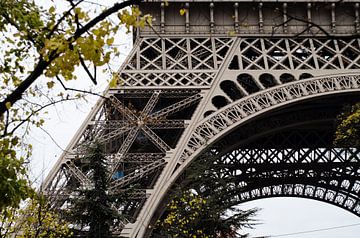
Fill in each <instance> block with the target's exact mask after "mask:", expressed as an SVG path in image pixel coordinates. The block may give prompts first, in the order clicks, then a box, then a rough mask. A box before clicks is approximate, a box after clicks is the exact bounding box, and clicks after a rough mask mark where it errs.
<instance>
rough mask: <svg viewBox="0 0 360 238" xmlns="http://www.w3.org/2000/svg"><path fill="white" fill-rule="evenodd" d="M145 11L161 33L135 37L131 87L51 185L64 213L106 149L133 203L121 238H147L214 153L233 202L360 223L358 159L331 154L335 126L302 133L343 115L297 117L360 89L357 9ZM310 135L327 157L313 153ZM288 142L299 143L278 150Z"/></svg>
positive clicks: (74, 144) (125, 84) (352, 4)
mask: <svg viewBox="0 0 360 238" xmlns="http://www.w3.org/2000/svg"><path fill="white" fill-rule="evenodd" d="M323 5H329V7H327V8H325V7H322V6H323ZM178 7H181V8H183V7H185V8H186V9H187V11H186V13H185V15H184V16H178V15H179V14H177V13H178V11H179V9H177V8H178ZM140 8H142V11H143V12H144V13H146V12H149V13H151V14H152V15H153V16H154V18H155V19H156V20H155V21H154V22H153V29H149V28H148V27H145V28H144V29H140V30H137V31H136V32H135V34H134V35H135V36H136V39H135V41H134V42H135V43H134V48H133V50H132V51H131V53H130V54H129V56H128V57H127V59H126V61H125V62H124V64H123V65H122V66H121V67H120V70H119V76H120V82H121V83H119V85H118V87H117V88H115V89H109V90H108V91H107V93H106V95H105V98H102V99H100V100H99V102H98V103H97V104H96V105H95V107H94V108H93V110H92V111H91V113H90V115H89V116H88V117H87V119H86V120H85V122H84V124H83V125H82V127H81V128H80V129H79V131H78V132H77V134H76V136H75V137H74V138H73V140H72V141H71V143H70V144H69V146H68V147H67V149H66V151H65V152H64V154H63V155H62V156H61V158H60V159H59V160H58V162H57V163H56V165H55V166H54V168H53V169H52V170H51V172H50V173H49V176H48V177H47V178H46V180H45V182H44V183H43V186H42V189H43V192H44V194H46V195H47V196H49V198H51V199H50V200H51V202H52V205H53V206H54V207H58V208H63V207H64V206H65V205H66V203H67V200H68V198H69V196H76V194H77V192H76V191H77V189H78V188H80V187H91V186H92V184H91V176H92V175H91V173H90V172H89V171H88V169H87V167H88V166H87V163H89V162H90V161H85V159H84V158H86V147H87V146H89V145H90V144H91V143H93V142H94V141H97V142H99V143H102V144H103V145H104V147H105V154H106V155H105V156H106V159H107V164H108V182H109V187H110V191H109V193H110V194H112V195H114V196H119V198H123V197H127V199H119V200H122V202H121V203H120V202H119V203H115V204H113V206H114V207H116V208H117V209H118V211H119V213H122V214H123V215H124V217H126V219H125V220H122V221H119V222H118V224H114V226H113V234H115V235H119V236H123V237H143V236H146V234H147V231H148V226H149V225H151V224H152V222H153V219H155V216H156V215H155V214H156V212H157V209H158V207H161V203H162V202H163V201H164V200H163V198H164V197H165V196H166V194H167V192H168V190H169V189H170V188H171V186H172V185H173V183H175V181H177V179H178V178H179V176H180V175H181V174H182V173H183V172H184V171H185V170H186V168H187V167H188V166H190V165H191V163H192V162H193V161H194V160H195V159H196V158H201V156H203V155H204V153H205V152H206V151H208V150H209V148H210V149H213V152H214V153H215V152H216V153H215V154H214V155H215V156H220V154H221V155H222V157H219V158H221V159H222V160H220V162H221V163H219V164H218V166H219V168H218V169H219V170H218V171H221V173H220V174H219V176H227V178H228V179H229V180H230V181H231V183H230V182H229V186H230V185H231V184H232V186H233V190H229V195H231V196H229V199H234V200H233V201H234V203H238V202H243V201H248V200H251V199H257V198H260V197H269V196H299V197H309V198H313V199H318V200H321V201H325V202H329V203H331V204H334V205H337V206H340V207H342V208H344V209H346V210H349V211H351V212H353V213H354V214H357V215H359V214H360V213H359V207H358V205H357V204H358V201H359V196H358V191H359V189H360V185H359V184H358V182H357V177H358V174H356V173H355V168H356V166H357V164H358V163H359V162H358V161H357V158H358V154H359V152H358V151H357V150H353V149H347V150H346V149H334V148H331V146H330V144H329V143H330V142H329V134H330V133H331V131H330V129H329V127H325V128H322V129H321V130H320V129H319V130H318V131H316V130H315V132H314V131H311V133H312V134H311V135H309V136H306V135H305V134H302V133H303V131H302V130H300V129H302V128H303V127H307V126H308V125H313V123H315V122H317V123H318V124H316V126H319V125H320V127H321V125H322V123H323V124H326V125H328V124H327V123H333V120H334V117H335V111H334V110H330V109H329V110H328V111H321V110H317V109H316V108H311V109H309V110H308V111H306V113H304V111H300V112H298V113H297V112H295V111H291V110H288V108H291V107H292V106H296V105H305V104H306V103H307V102H310V103H312V102H314V101H315V100H317V99H318V98H324V102H323V103H322V104H321V106H324V105H325V106H327V107H332V106H333V104H334V100H330V99H331V98H332V99H333V98H337V97H338V95H343V94H346V95H353V94H354V93H358V92H359V91H360V76H359V75H360V58H359V57H360V41H359V40H358V39H355V38H352V37H351V34H358V33H359V32H360V17H359V16H360V15H359V14H360V11H359V8H360V7H359V3H358V2H356V1H346V2H344V3H341V4H340V3H335V2H324V1H320V0H319V1H317V0H311V1H307V2H304V1H301V2H294V3H292V2H287V3H286V2H279V1H275V0H274V1H266V2H264V3H263V2H253V1H242V0H241V1H226V2H225V1H211V2H206V1H193V2H189V3H185V4H184V5H180V3H179V2H177V1H173V2H172V3H171V4H170V5H169V7H165V5H164V3H162V2H161V1H152V2H146V3H144V4H140ZM273 9H280V11H279V12H276V11H275V12H274V11H273ZM319 11H320V13H319ZM174 13H176V16H175V15H174ZM345 13H346V14H345ZM291 14H292V15H294V16H296V17H298V18H300V19H301V20H302V21H298V20H291V19H290V18H289V16H291ZM309 21H312V22H314V23H316V24H318V25H319V26H321V27H322V28H323V29H325V30H327V31H329V32H330V33H331V34H332V37H327V36H326V34H324V32H319V30H318V28H316V29H314V27H312V26H311V25H309V24H308V23H306V22H309ZM154 29H155V31H156V32H154V31H153V30H154ZM294 36H296V37H294ZM339 107H340V106H339V105H337V108H339ZM284 111H286V113H280V112H284ZM278 112H279V114H276V113H278ZM266 115H268V116H269V117H266ZM273 115H279V116H274V117H271V116H273ZM314 125H315V124H314ZM284 128H287V129H289V128H291V132H289V134H286V133H284V134H283V135H284V136H287V137H284V138H285V139H284V138H273V137H272V136H271V135H272V134H273V133H278V132H279V131H281V130H285V129H284ZM307 129H309V128H307ZM310 129H311V128H310ZM310 129H309V130H310ZM319 131H320V132H321V133H325V132H326V133H327V134H326V133H325V134H326V135H327V136H325V137H324V136H323V135H322V136H317V134H319ZM297 132H299V133H300V134H299V135H298V137H292V136H293V135H292V134H294V133H295V134H296V133H297ZM266 133H267V134H266ZM265 134H266V136H265V137H264V136H263V135H265ZM300 135H302V136H300ZM311 136H313V137H314V138H317V139H318V142H319V143H317V144H316V143H313V144H316V145H317V146H316V147H311V146H306V145H307V143H310V142H313V141H311V139H309V138H310V137H311ZM259 137H261V140H258V139H259ZM294 138H295V139H294ZM286 140H288V141H292V142H294V144H293V145H291V146H290V147H286V146H289V145H286V143H285V144H284V145H283V147H276V146H275V147H274V144H275V142H276V143H277V145H278V144H279V143H280V142H281V141H286ZM233 141H239V143H240V142H241V143H242V144H241V146H243V147H241V146H240V147H241V148H242V149H239V148H240V147H239V145H238V144H236V145H233V144H231V143H229V142H233ZM281 143H282V142H281ZM259 144H261V145H264V146H263V148H259V147H256V146H257V145H259ZM296 144H297V146H296ZM244 145H247V146H248V147H244ZM265 145H267V147H266V146H265ZM236 146H238V147H237V148H236ZM219 148H223V149H224V150H223V151H220V150H219ZM231 153H233V154H231ZM235 154H236V156H235ZM249 155H253V156H252V157H251V156H250V157H249ZM264 158H267V160H266V159H264ZM295 158H298V159H300V158H302V160H297V161H296V160H295ZM324 158H333V160H331V161H330V160H326V161H323V159H324ZM255 159H256V160H257V162H256V161H255ZM354 159H356V161H355V162H354V161H353V160H354ZM230 161H231V163H230ZM313 163H314V164H315V163H316V164H319V171H315V170H314V169H313V168H311V166H310V164H313ZM295 164H299V167H298V168H295V167H294V165H295ZM221 166H223V167H221ZM237 166H239V168H238V167H237ZM240 167H241V168H240ZM280 168H281V169H280ZM238 170H241V173H242V175H241V176H240V174H238V173H237V172H236V171H238ZM118 172H122V173H121V174H122V175H121V176H120V177H117V173H118ZM355 180H356V181H355ZM266 182H267V183H266ZM259 184H263V185H264V186H260V185H259ZM231 191H233V193H232V194H231ZM125 195H126V196H125Z"/></svg>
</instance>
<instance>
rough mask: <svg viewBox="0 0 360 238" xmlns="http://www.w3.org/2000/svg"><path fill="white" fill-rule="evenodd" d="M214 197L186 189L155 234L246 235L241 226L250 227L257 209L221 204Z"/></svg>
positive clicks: (156, 235) (169, 209)
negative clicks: (244, 209)
mask: <svg viewBox="0 0 360 238" xmlns="http://www.w3.org/2000/svg"><path fill="white" fill-rule="evenodd" d="M217 203H218V201H217V200H216V199H214V198H211V197H210V198H207V199H206V198H203V197H202V196H201V195H199V194H196V193H194V190H186V191H184V192H182V193H181V194H179V195H178V196H175V197H174V198H173V199H172V200H171V202H170V203H169V204H168V205H167V208H166V214H165V216H164V218H163V219H161V220H159V221H158V223H157V224H156V227H157V229H156V230H155V232H154V233H155V234H154V237H209V238H210V237H239V236H241V237H246V236H245V235H240V234H239V230H240V229H241V228H243V227H250V226H251V224H252V220H251V218H250V217H251V216H254V215H255V213H256V211H257V210H256V209H251V210H248V211H242V210H240V209H239V208H237V207H224V206H219V205H218V204H217Z"/></svg>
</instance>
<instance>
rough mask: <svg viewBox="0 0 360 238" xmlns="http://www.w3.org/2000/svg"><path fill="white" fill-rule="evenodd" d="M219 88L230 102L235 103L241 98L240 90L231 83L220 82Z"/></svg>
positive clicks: (227, 81)
mask: <svg viewBox="0 0 360 238" xmlns="http://www.w3.org/2000/svg"><path fill="white" fill-rule="evenodd" d="M220 88H221V89H222V90H223V91H224V92H225V93H226V95H228V96H229V97H230V98H231V100H233V101H236V100H238V99H240V98H241V97H242V95H241V92H240V90H239V89H238V87H237V86H236V84H235V83H234V82H232V81H229V80H226V81H223V82H221V84H220Z"/></svg>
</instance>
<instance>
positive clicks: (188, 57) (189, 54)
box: [186, 37, 192, 69]
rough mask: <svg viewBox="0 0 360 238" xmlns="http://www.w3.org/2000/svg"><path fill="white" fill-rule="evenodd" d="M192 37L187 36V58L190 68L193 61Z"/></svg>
mask: <svg viewBox="0 0 360 238" xmlns="http://www.w3.org/2000/svg"><path fill="white" fill-rule="evenodd" d="M190 44H191V42H190V38H189V37H187V38H186V51H187V52H186V53H187V59H188V65H189V69H192V61H191V54H192V53H191V47H190Z"/></svg>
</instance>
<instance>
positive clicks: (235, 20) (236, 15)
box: [234, 2, 239, 33]
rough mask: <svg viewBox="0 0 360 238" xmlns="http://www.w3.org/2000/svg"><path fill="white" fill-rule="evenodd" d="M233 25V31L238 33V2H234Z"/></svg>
mask: <svg viewBox="0 0 360 238" xmlns="http://www.w3.org/2000/svg"><path fill="white" fill-rule="evenodd" d="M234 27H235V29H234V30H235V32H236V33H239V3H237V2H236V3H234Z"/></svg>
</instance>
